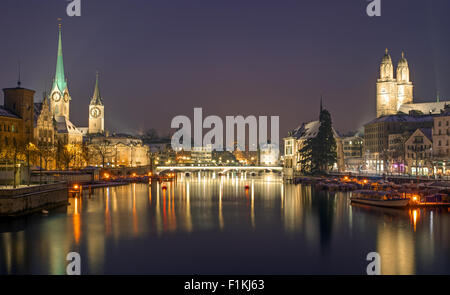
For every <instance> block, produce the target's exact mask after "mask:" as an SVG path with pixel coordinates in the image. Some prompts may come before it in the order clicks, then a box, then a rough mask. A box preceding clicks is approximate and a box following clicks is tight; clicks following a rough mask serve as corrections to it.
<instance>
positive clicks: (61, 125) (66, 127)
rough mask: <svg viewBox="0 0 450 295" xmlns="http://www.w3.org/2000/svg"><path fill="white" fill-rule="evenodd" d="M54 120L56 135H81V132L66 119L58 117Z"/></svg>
mask: <svg viewBox="0 0 450 295" xmlns="http://www.w3.org/2000/svg"><path fill="white" fill-rule="evenodd" d="M55 120H56V129H57V130H58V133H68V134H82V133H81V131H80V130H78V128H77V127H75V125H74V124H72V122H70V121H69V120H68V119H67V118H66V117H64V116H58V117H56V118H55Z"/></svg>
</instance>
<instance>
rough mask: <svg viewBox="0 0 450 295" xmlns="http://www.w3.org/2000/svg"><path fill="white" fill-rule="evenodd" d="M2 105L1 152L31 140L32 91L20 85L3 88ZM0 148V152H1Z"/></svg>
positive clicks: (32, 121) (32, 123) (32, 124)
mask: <svg viewBox="0 0 450 295" xmlns="http://www.w3.org/2000/svg"><path fill="white" fill-rule="evenodd" d="M3 93H4V106H3V107H1V106H0V147H1V150H3V152H6V151H7V150H8V149H10V148H14V147H15V148H20V147H19V146H25V145H26V144H28V143H29V142H32V141H33V133H34V118H33V117H34V105H33V99H34V91H33V90H30V89H25V88H22V87H20V82H19V83H18V86H17V87H16V88H5V89H3ZM1 150H0V152H2V151H1Z"/></svg>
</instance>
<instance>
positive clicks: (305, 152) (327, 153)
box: [300, 104, 337, 174]
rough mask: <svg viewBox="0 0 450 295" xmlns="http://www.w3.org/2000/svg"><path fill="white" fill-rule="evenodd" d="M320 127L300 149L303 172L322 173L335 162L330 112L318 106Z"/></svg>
mask: <svg viewBox="0 0 450 295" xmlns="http://www.w3.org/2000/svg"><path fill="white" fill-rule="evenodd" d="M319 121H320V127H319V131H318V132H317V136H316V137H313V138H309V139H307V140H306V141H305V143H304V146H303V148H302V149H301V150H300V155H301V160H300V163H301V164H302V170H303V172H304V173H311V174H323V173H326V172H327V171H328V169H329V168H330V166H332V165H333V164H334V163H336V160H337V152H336V140H335V138H334V135H333V125H332V122H331V115H330V113H329V112H328V111H327V110H325V109H322V104H321V108H320V117H319Z"/></svg>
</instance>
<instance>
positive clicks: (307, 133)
mask: <svg viewBox="0 0 450 295" xmlns="http://www.w3.org/2000/svg"><path fill="white" fill-rule="evenodd" d="M319 127H320V121H311V122H308V123H303V124H302V125H300V126H299V127H297V128H296V129H294V130H293V131H292V135H291V136H292V137H295V138H297V139H310V138H314V137H316V136H317V133H319ZM333 134H334V137H339V134H338V133H337V132H336V130H335V129H334V128H333Z"/></svg>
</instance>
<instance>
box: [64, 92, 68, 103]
mask: <svg viewBox="0 0 450 295" xmlns="http://www.w3.org/2000/svg"><path fill="white" fill-rule="evenodd" d="M64 101H65V102H68V101H69V93H64Z"/></svg>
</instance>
